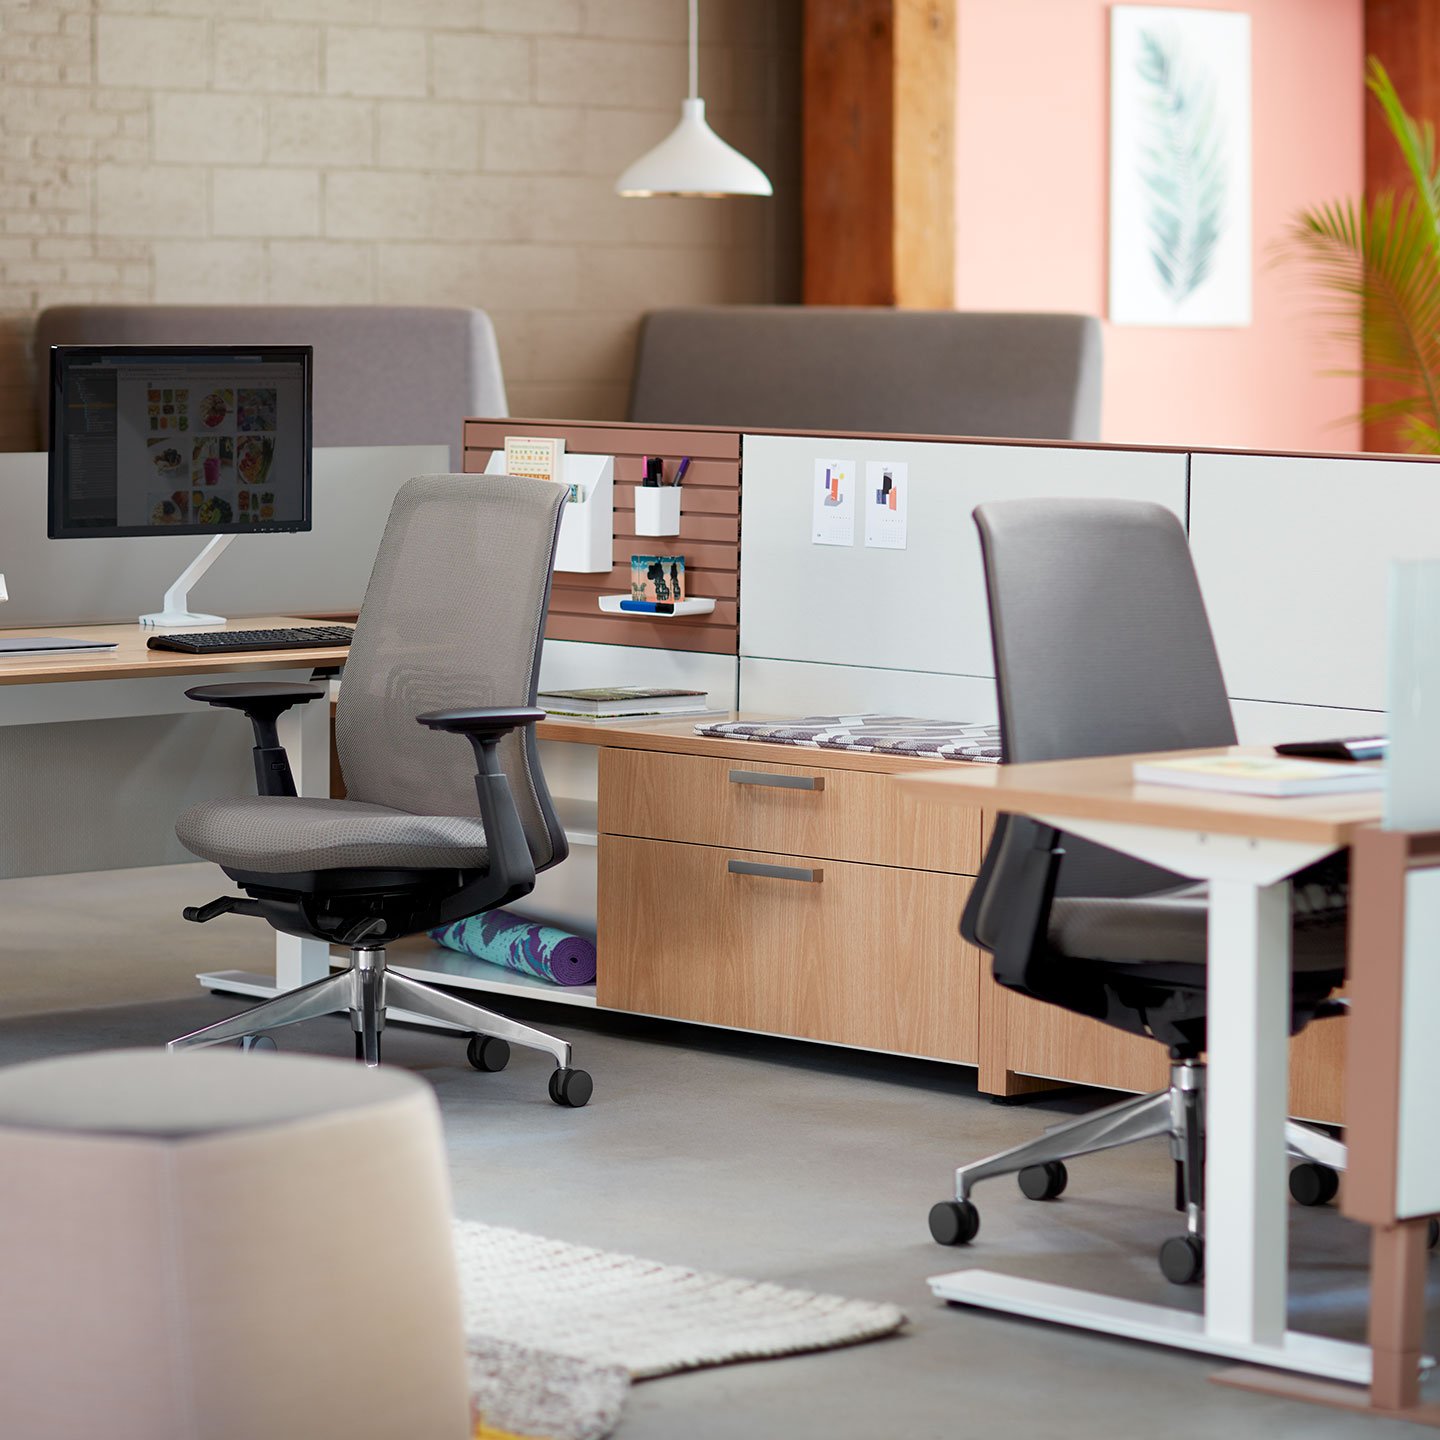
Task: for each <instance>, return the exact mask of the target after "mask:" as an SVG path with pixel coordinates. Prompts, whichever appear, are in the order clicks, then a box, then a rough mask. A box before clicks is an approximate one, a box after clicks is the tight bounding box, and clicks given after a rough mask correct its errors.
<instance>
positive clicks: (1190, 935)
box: [1049, 884, 1348, 983]
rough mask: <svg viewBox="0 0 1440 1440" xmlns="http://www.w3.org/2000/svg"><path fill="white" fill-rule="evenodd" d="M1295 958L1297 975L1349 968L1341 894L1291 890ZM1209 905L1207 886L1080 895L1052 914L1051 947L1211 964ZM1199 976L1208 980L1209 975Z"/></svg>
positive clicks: (1161, 962)
mask: <svg viewBox="0 0 1440 1440" xmlns="http://www.w3.org/2000/svg"><path fill="white" fill-rule="evenodd" d="M1290 897H1291V898H1290V917H1291V945H1292V948H1291V954H1292V957H1293V965H1294V968H1295V969H1296V970H1336V971H1343V969H1344V967H1345V926H1346V917H1347V914H1348V906H1347V905H1346V903H1345V897H1344V895H1343V894H1341V893H1338V892H1334V893H1328V894H1327V893H1326V892H1324V890H1323V889H1322V887H1320V886H1318V885H1301V884H1297V885H1294V886H1292V887H1291V892H1290ZM1209 913H1210V909H1209V900H1208V896H1207V894H1206V888H1205V886H1203V885H1187V886H1184V887H1182V888H1180V889H1177V890H1167V891H1163V892H1161V893H1159V894H1155V895H1142V896H1136V897H1127V898H1124V899H1116V898H1093V897H1089V896H1074V897H1070V898H1067V899H1059V900H1056V901H1055V903H1054V904H1053V905H1052V906H1051V909H1050V932H1049V943H1050V948H1051V949H1052V950H1053V951H1054V952H1055V953H1056V954H1059V955H1065V956H1069V957H1071V958H1074V959H1084V960H1090V961H1095V962H1099V963H1104V964H1115V965H1125V966H1134V965H1154V966H1156V967H1157V969H1156V973H1155V976H1154V978H1155V979H1156V980H1165V979H1167V978H1175V979H1178V978H1179V976H1178V975H1170V974H1169V973H1168V972H1166V973H1162V967H1166V966H1175V965H1180V966H1193V967H1202V968H1203V966H1204V965H1205V953H1206V941H1207V932H1208V922H1209ZM1196 978H1198V979H1200V980H1201V983H1203V973H1202V974H1201V975H1198V976H1197V977H1196Z"/></svg>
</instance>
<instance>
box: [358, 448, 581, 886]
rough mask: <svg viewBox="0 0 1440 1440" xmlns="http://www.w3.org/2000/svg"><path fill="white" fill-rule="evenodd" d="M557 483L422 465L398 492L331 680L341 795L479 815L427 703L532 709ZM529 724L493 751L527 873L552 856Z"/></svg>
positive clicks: (464, 748) (462, 752)
mask: <svg viewBox="0 0 1440 1440" xmlns="http://www.w3.org/2000/svg"><path fill="white" fill-rule="evenodd" d="M564 503H565V491H564V490H563V489H562V488H561V487H560V486H559V485H554V484H551V483H550V482H548V481H544V480H521V479H516V478H515V477H513V476H509V475H500V476H493V475H486V476H480V475H422V476H419V477H417V478H416V479H414V480H411V481H409V482H408V483H406V484H405V485H404V486H403V487H402V488H401V490H400V491H399V493H398V494H397V495H396V497H395V503H394V505H393V506H392V507H391V510H390V518H389V520H388V521H387V522H386V525H385V533H384V535H383V536H382V537H381V540H380V548H379V551H378V552H377V553H376V556H375V568H374V569H373V570H372V571H371V574H370V583H369V586H368V587H367V588H366V591H365V602H364V604H363V606H362V607H361V610H360V618H359V621H358V622H357V623H356V626H355V638H354V641H353V642H352V644H351V647H350V657H349V659H348V660H347V661H346V662H345V674H344V678H343V680H342V682H341V686H340V702H339V707H338V710H337V713H336V729H335V740H336V748H337V750H338V753H339V760H340V770H341V773H342V775H343V776H344V780H345V789H346V794H347V796H348V798H349V799H351V800H361V801H366V802H369V803H371V804H376V805H388V806H390V807H392V808H393V809H396V810H408V811H409V812H410V813H411V814H413V815H477V814H478V813H479V801H478V800H477V798H476V794H475V756H474V751H473V750H472V748H471V745H470V742H469V741H468V740H467V739H466V738H465V737H464V736H463V735H451V734H445V733H442V732H439V731H433V730H430V729H428V728H426V727H425V726H423V725H418V724H416V722H415V717H416V716H417V715H422V714H424V713H425V712H426V711H429V710H458V709H483V708H489V707H504V708H512V709H513V708H516V707H522V706H527V705H534V703H535V692H536V689H537V687H538V681H539V669H540V646H541V641H542V639H543V636H544V629H545V614H546V610H547V608H548V606H549V600H550V575H551V565H552V563H553V561H554V555H555V541H556V536H557V534H558V532H559V527H560V512H561V507H562V506H563V505H564ZM534 736H535V728H534V726H533V725H532V726H526V727H524V729H523V730H521V731H514V732H512V733H511V734H509V735H507V736H506V737H505V739H504V740H502V741H501V743H500V758H501V762H502V764H503V766H504V769H505V773H506V776H507V777H508V778H509V781H510V789H511V791H512V792H513V794H514V796H515V804H516V806H517V808H518V809H519V812H520V819H521V822H522V824H523V825H524V828H525V835H526V838H527V839H528V841H529V842H530V851H531V854H532V856H533V857H534V860H535V866H536V868H537V869H542V868H544V866H546V865H548V864H550V863H551V861H552V859H553V858H554V857H555V855H556V853H557V850H558V852H559V854H560V855H562V856H563V854H564V849H563V845H562V844H561V835H560V829H559V824H558V822H557V821H556V819H555V814H554V810H553V808H552V806H551V803H550V796H549V792H548V791H547V790H546V788H545V779H544V776H543V775H542V774H541V771H540V766H539V763H538V761H537V759H536V754H535V739H534Z"/></svg>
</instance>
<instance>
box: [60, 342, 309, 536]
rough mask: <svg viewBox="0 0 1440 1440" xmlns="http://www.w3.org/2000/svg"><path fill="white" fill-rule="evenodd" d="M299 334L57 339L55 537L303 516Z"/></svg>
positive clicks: (181, 530) (278, 524)
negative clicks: (258, 339) (200, 341)
mask: <svg viewBox="0 0 1440 1440" xmlns="http://www.w3.org/2000/svg"><path fill="white" fill-rule="evenodd" d="M310 365H311V350H310V347H309V346H308V345H265V346H224V345H183V346H182V345H166V346H157V345H55V346H52V347H51V350H50V436H51V440H50V507H49V516H50V521H49V529H50V537H51V539H54V540H73V539H81V538H84V537H87V536H94V535H108V536H114V535H157V534H168V535H175V534H178V535H223V534H226V533H227V532H233V533H236V534H243V533H246V532H254V531H257V530H259V531H262V532H271V533H273V532H275V531H295V530H308V529H309V528H310V452H311V404H310Z"/></svg>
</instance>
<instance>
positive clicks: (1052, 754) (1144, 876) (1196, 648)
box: [966, 500, 1235, 948]
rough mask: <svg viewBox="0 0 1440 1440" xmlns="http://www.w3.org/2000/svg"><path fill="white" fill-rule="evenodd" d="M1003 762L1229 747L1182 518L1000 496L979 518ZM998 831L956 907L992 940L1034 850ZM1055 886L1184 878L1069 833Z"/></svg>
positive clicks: (1106, 889)
mask: <svg viewBox="0 0 1440 1440" xmlns="http://www.w3.org/2000/svg"><path fill="white" fill-rule="evenodd" d="M975 523H976V525H977V526H978V527H979V530H980V547H981V552H982V554H983V557H984V564H985V584H986V590H987V593H988V596H989V601H990V632H991V637H992V640H993V643H994V652H995V678H996V687H997V690H998V692H999V702H1000V734H1001V756H1002V759H1003V760H1004V761H1006V762H1015V763H1019V762H1024V761H1035V760H1063V759H1072V758H1076V757H1079V756H1089V755H1121V754H1125V753H1127V752H1131V751H1145V750H1183V749H1189V748H1195V747H1200V746H1206V745H1233V744H1234V743H1235V725H1234V721H1233V720H1232V718H1231V714H1230V702H1229V700H1228V698H1227V696H1226V692H1225V680H1224V677H1223V675H1222V674H1221V672H1220V661H1219V657H1218V656H1217V655H1216V653H1215V642H1214V639H1213V638H1212V636H1211V633H1210V623H1209V620H1208V619H1207V618H1206V614H1205V602H1204V600H1203V599H1202V598H1201V595H1200V584H1199V581H1198V580H1197V579H1196V577H1195V567H1194V565H1193V563H1192V562H1191V559H1190V549H1189V546H1188V544H1187V543H1186V539H1185V531H1184V528H1183V527H1182V526H1181V524H1180V521H1179V520H1178V519H1177V518H1176V517H1175V515H1174V514H1172V513H1171V512H1170V511H1169V510H1166V509H1164V508H1163V507H1162V506H1159V505H1152V504H1147V503H1144V502H1140V501H1130V500H1007V501H1001V502H999V503H996V504H990V505H981V506H979V507H977V509H976V511H975ZM1035 834H1036V832H1035V828H1034V826H1033V825H1032V824H1031V823H1029V822H1014V821H1006V822H1004V823H1001V824H998V825H997V826H996V832H995V838H994V840H993V841H992V842H991V846H990V851H989V853H988V854H987V856H986V859H985V865H984V867H983V870H982V874H981V876H980V879H979V880H978V881H977V883H976V886H975V889H974V891H973V892H972V896H971V901H970V906H969V907H967V912H966V928H967V930H968V931H969V932H970V933H972V934H973V936H974V938H975V939H976V940H977V941H978V943H980V944H982V945H984V946H986V948H993V942H994V940H995V938H996V935H997V920H998V917H999V915H1000V914H1001V913H1002V912H1003V907H1004V904H1005V894H1006V890H1007V888H1008V887H1009V885H1010V884H1011V883H1012V882H1013V881H1014V879H1015V877H1016V876H1017V875H1018V873H1019V869H1020V867H1021V865H1022V863H1023V861H1024V857H1025V856H1026V854H1028V853H1029V852H1030V850H1031V849H1032V848H1033V846H1034V841H1035ZM1064 846H1065V860H1064V863H1063V864H1062V866H1061V869H1060V876H1059V886H1058V890H1059V893H1061V894H1070V895H1137V894H1144V893H1146V892H1149V891H1153V890H1157V889H1161V888H1164V887H1165V886H1167V885H1174V884H1178V883H1180V881H1179V877H1177V876H1174V875H1171V874H1170V873H1169V872H1168V871H1164V870H1158V869H1156V868H1155V867H1153V866H1150V865H1145V864H1143V863H1141V862H1140V861H1137V860H1132V859H1129V858H1127V857H1125V856H1122V855H1119V854H1117V853H1116V852H1115V851H1113V850H1108V849H1105V848H1103V847H1101V846H1098V845H1090V844H1087V843H1086V842H1084V841H1080V840H1077V839H1075V838H1073V837H1067V838H1066V839H1065V841H1064Z"/></svg>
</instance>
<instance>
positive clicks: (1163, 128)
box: [1109, 5, 1254, 328]
mask: <svg viewBox="0 0 1440 1440" xmlns="http://www.w3.org/2000/svg"><path fill="white" fill-rule="evenodd" d="M1251 126H1252V119H1251V94H1250V17H1249V15H1246V14H1241V13H1240V12H1238V11H1232V10H1192V9H1185V8H1181V7H1177V6H1168V5H1116V6H1114V7H1112V8H1111V11H1110V285H1109V290H1110V293H1109V318H1110V321H1111V323H1112V324H1115V325H1149V326H1208V327H1215V328H1226V327H1240V326H1246V325H1249V324H1250V322H1251V306H1252V295H1251V291H1252V275H1253V271H1254V257H1253V253H1252V252H1253V244H1252V220H1251V208H1252V207H1251Z"/></svg>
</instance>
